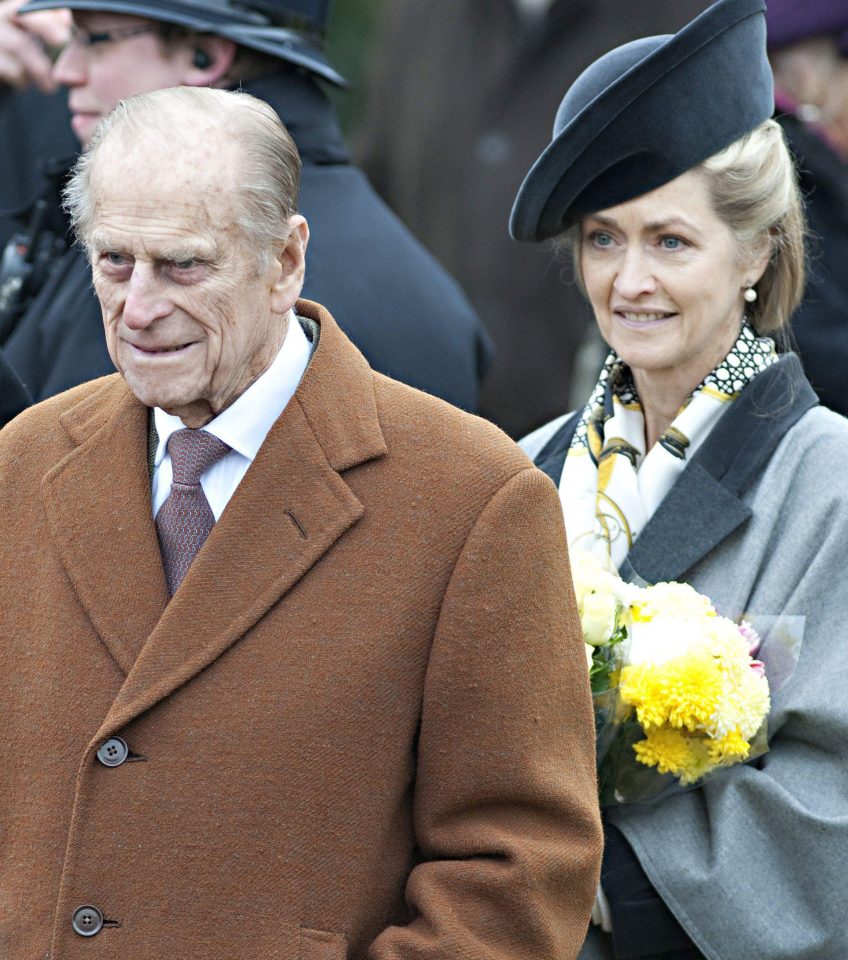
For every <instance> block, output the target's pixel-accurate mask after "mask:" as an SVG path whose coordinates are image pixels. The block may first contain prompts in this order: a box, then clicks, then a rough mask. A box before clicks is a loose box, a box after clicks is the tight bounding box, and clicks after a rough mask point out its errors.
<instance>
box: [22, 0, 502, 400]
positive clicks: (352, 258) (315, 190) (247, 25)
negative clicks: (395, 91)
mask: <svg viewBox="0 0 848 960" xmlns="http://www.w3.org/2000/svg"><path fill="white" fill-rule="evenodd" d="M60 6H62V7H64V6H67V7H70V8H71V9H72V11H73V15H74V20H75V28H74V32H73V35H72V39H71V42H70V43H69V45H68V47H66V49H65V51H64V52H63V53H62V55H61V56H60V57H59V59H58V61H57V63H56V66H55V70H54V76H55V78H56V79H57V80H58V81H59V82H60V83H63V84H65V85H66V86H67V87H68V88H69V91H70V92H69V104H70V108H71V114H72V126H73V127H74V132H75V133H76V134H77V136H78V137H79V138H80V140H81V141H82V142H83V144H85V143H86V142H87V140H88V138H89V137H90V135H91V133H92V131H93V129H94V126H95V125H96V122H97V120H98V119H99V118H100V116H101V115H103V114H104V113H107V112H108V111H109V110H110V109H111V108H112V107H113V106H114V105H115V103H117V101H118V100H120V99H122V98H124V97H127V96H131V95H133V94H135V93H138V92H141V91H142V90H143V89H144V90H148V89H155V88H157V87H163V86H176V85H182V84H184V85H189V86H209V85H213V86H229V87H241V88H242V89H244V90H246V91H248V92H250V93H252V94H254V95H255V96H257V97H260V98H261V99H263V100H265V101H266V102H268V103H269V104H271V105H272V106H273V107H274V109H275V110H276V111H277V112H278V114H279V116H280V117H281V119H282V120H283V122H284V123H285V124H286V126H287V127H288V128H289V129H290V130H291V133H292V136H293V137H294V139H295V142H296V143H297V145H298V149H299V150H300V153H301V156H302V158H303V182H302V194H301V210H302V212H303V214H304V215H305V216H306V217H308V219H309V222H310V223H311V224H312V225H313V228H314V231H315V238H316V239H315V241H314V243H313V247H312V250H313V256H312V264H311V267H310V271H309V273H308V274H307V277H306V286H305V295H306V296H307V297H309V298H312V299H315V300H317V301H319V302H322V303H324V304H326V305H327V306H328V307H329V308H330V309H332V310H333V311H335V313H336V315H337V316H338V318H339V322H340V324H341V326H342V328H343V329H344V330H345V332H346V333H347V334H348V336H350V338H351V339H352V340H353V341H354V343H355V344H356V345H357V346H358V347H359V349H360V350H362V352H363V353H364V354H365V356H366V357H367V359H368V360H369V362H370V363H371V364H372V365H373V367H374V368H375V369H376V370H378V371H379V372H381V373H385V374H387V375H389V376H392V377H394V378H396V379H399V380H402V381H404V382H406V383H408V384H410V385H411V386H414V387H418V388H421V389H423V390H425V391H427V392H429V393H433V394H435V395H437V396H440V397H441V398H442V399H445V400H448V401H449V402H451V403H454V404H456V405H457V406H460V407H462V408H464V409H466V410H471V411H473V410H475V409H476V407H477V398H478V386H479V381H480V378H481V376H482V373H483V371H484V369H485V367H486V365H487V362H488V355H489V352H490V346H489V341H488V338H487V336H486V333H485V331H484V329H483V327H482V325H481V323H480V321H479V319H478V318H477V316H476V315H475V313H474V312H473V310H472V308H471V307H470V305H469V303H468V301H467V300H466V298H465V296H464V294H463V293H462V291H461V290H460V288H459V286H458V285H457V284H456V282H455V281H454V280H453V279H452V278H451V277H450V276H449V275H448V274H447V273H446V272H445V271H444V270H443V268H442V267H441V266H440V265H439V264H438V263H437V262H436V260H435V259H434V258H433V257H432V256H431V255H430V254H429V253H428V252H427V251H426V250H424V248H423V247H422V246H421V245H420V244H419V243H418V242H417V241H416V240H415V239H414V238H413V237H412V235H411V234H410V233H409V231H408V230H407V229H406V228H405V227H404V226H403V225H402V224H401V222H400V221H399V220H398V219H397V218H396V217H395V216H394V214H393V213H391V211H390V210H389V209H388V207H386V206H385V205H384V204H383V202H382V201H381V200H380V199H379V198H378V197H377V195H376V193H375V192H374V191H373V189H372V188H371V186H370V184H369V183H368V181H367V179H366V178H365V176H364V175H363V174H362V173H361V172H360V171H359V170H358V169H356V168H355V167H354V166H352V165H351V163H350V161H349V157H348V152H347V149H346V147H345V144H344V142H343V140H342V137H341V133H340V130H339V127H338V122H337V119H336V116H335V113H334V111H333V108H332V107H331V105H330V103H329V101H328V99H327V97H326V96H325V94H324V92H323V90H322V89H321V86H320V85H319V81H325V82H328V83H330V84H336V85H341V84H343V83H344V81H343V79H342V78H341V77H340V76H339V74H338V73H337V72H336V71H335V70H334V69H333V67H332V66H331V65H330V64H329V62H328V61H327V59H326V57H325V56H324V54H323V52H322V50H321V47H320V37H321V36H322V34H323V31H324V28H325V26H326V22H327V19H328V14H329V0H306V2H304V0H299V2H296V0H283V2H279V0H277V2H267V0H250V2H249V3H243V4H239V5H238V6H236V5H235V4H232V5H230V4H229V3H220V2H217V3H213V2H211V0H210V2H208V3H197V2H193V3H172V2H167V3H165V2H159V0H150V2H139V3H134V2H119V0H103V2H99V0H79V2H74V0H70V2H65V0H62V2H58V0H34V2H32V3H29V4H27V5H26V6H25V7H24V8H22V10H21V13H22V14H26V13H28V12H33V11H38V10H47V9H52V8H56V7H60ZM129 10H133V11H135V12H137V14H138V16H130V15H128V11H129ZM58 180H59V182H58V183H56V182H54V183H53V184H51V186H50V190H49V191H48V192H49V194H50V195H51V198H52V199H51V203H50V206H51V208H52V209H53V210H54V211H55V210H56V200H55V197H56V196H57V195H58V190H57V186H59V185H60V182H61V178H58ZM26 216H31V213H29V212H28V213H27V215H25V218H24V219H26ZM58 232H61V231H58ZM19 312H20V317H19V319H17V322H16V325H15V328H14V330H13V332H12V333H11V334H10V335H9V336H8V338H7V339H6V342H5V344H4V345H3V350H4V353H5V357H6V359H7V361H8V362H9V363H10V364H11V365H12V366H13V367H14V368H15V370H16V371H17V373H18V376H19V378H20V379H21V380H22V381H23V383H24V384H25V385H26V387H27V389H28V390H29V392H30V394H31V395H32V399H33V400H34V401H39V400H43V399H45V398H47V397H50V396H52V395H54V394H56V393H58V392H61V391H63V390H66V389H68V388H70V387H72V386H75V385H77V384H79V383H82V382H84V381H86V380H90V379H92V378H94V377H97V376H101V375H103V374H106V373H110V372H112V370H113V367H112V364H111V361H110V360H109V357H108V353H107V351H106V347H105V344H104V343H103V337H102V329H101V328H102V321H101V315H100V309H99V306H98V305H97V302H96V299H95V297H94V293H93V291H92V290H91V285H90V278H89V271H88V266H87V264H86V262H85V259H84V256H83V254H82V253H81V252H80V251H78V250H77V249H74V248H71V249H69V250H67V251H66V252H65V253H64V254H62V255H61V256H60V257H58V258H57V260H56V262H55V263H53V264H52V267H51V270H50V272H49V275H48V277H47V279H46V282H45V283H44V285H43V286H42V288H41V290H40V291H39V292H38V293H37V294H36V295H35V296H34V297H33V298H32V299H31V300H30V301H29V302H28V303H27V304H26V305H25V309H23V310H21V311H19Z"/></svg>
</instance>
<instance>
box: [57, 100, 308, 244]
mask: <svg viewBox="0 0 848 960" xmlns="http://www.w3.org/2000/svg"><path fill="white" fill-rule="evenodd" d="M177 108H178V109H177ZM186 112H189V113H193V114H195V115H203V116H205V117H208V118H210V119H212V120H214V121H216V122H217V124H218V125H220V128H221V130H222V133H223V132H226V135H227V136H235V137H236V138H237V140H238V142H239V144H240V146H241V153H242V156H241V177H240V185H239V195H240V197H239V199H240V203H239V213H238V215H237V218H236V223H237V225H238V226H239V227H240V228H241V229H242V231H243V232H244V234H245V235H246V236H247V237H248V238H250V239H251V241H253V243H254V244H255V245H256V246H257V248H258V249H259V250H261V251H262V252H263V254H264V255H268V254H270V251H271V250H273V249H274V248H275V247H277V246H278V245H280V244H281V243H284V242H285V240H286V238H287V237H288V235H289V229H290V228H289V220H290V218H291V217H292V216H293V215H294V214H295V213H296V212H297V195H298V189H299V185H300V167H301V164H300V156H299V154H298V152H297V147H296V146H295V144H294V141H293V140H292V138H291V136H290V135H289V132H288V131H287V130H286V128H285V127H284V126H283V124H282V122H281V120H280V118H279V117H278V116H277V114H276V113H275V112H274V110H273V109H272V108H271V107H270V106H269V105H268V104H267V103H265V102H264V101H262V100H258V99H257V98H256V97H252V96H250V95H249V94H247V93H242V92H239V91H229V90H213V89H211V88H209V87H172V88H169V89H165V90H155V91H153V92H151V93H142V94H139V95H138V96H135V97H131V98H129V99H127V100H122V101H121V102H120V103H119V104H118V106H117V107H115V109H114V110H112V112H111V113H110V114H108V116H106V117H104V118H103V119H102V120H101V121H100V123H99V124H98V126H97V129H96V130H95V131H94V135H93V137H92V139H91V143H90V145H89V148H88V150H87V151H86V152H85V153H84V154H83V155H82V156H81V157H80V158H79V160H78V161H77V163H76V164H75V166H74V168H73V171H72V172H71V176H70V178H69V180H68V182H67V184H66V186H65V189H64V191H63V200H64V206H65V209H66V210H67V212H68V214H69V216H70V219H71V224H72V226H73V228H74V232H75V233H76V236H77V239H78V240H79V242H80V243H82V245H83V246H84V247H85V249H86V251H88V248H89V242H90V236H91V229H92V222H93V213H94V210H93V204H92V197H91V175H92V170H93V169H94V166H95V163H96V160H97V156H98V153H99V152H100V150H101V148H102V146H103V144H104V143H106V142H107V141H108V140H109V139H110V138H111V137H113V136H115V135H118V134H121V135H122V134H130V135H132V134H139V133H145V132H149V131H151V130H155V131H157V132H159V133H162V132H166V131H167V130H168V128H169V127H170V128H171V131H173V123H174V121H173V116H174V114H176V116H185V113H186Z"/></svg>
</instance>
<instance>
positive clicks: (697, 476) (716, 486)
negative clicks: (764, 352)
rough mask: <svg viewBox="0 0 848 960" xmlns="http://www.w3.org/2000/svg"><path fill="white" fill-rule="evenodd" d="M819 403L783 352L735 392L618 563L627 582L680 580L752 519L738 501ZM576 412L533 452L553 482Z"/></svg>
mask: <svg viewBox="0 0 848 960" xmlns="http://www.w3.org/2000/svg"><path fill="white" fill-rule="evenodd" d="M817 403H818V398H817V397H816V395H815V393H814V392H813V389H812V387H811V386H810V384H809V383H808V381H807V379H806V377H805V376H804V374H803V372H802V370H801V364H800V361H799V360H798V358H797V357H796V356H795V355H794V354H787V355H785V356H783V357H781V358H780V360H778V362H777V363H775V364H773V365H772V366H770V367H769V368H768V369H766V370H764V371H763V372H762V373H761V374H760V375H759V376H758V377H756V378H755V379H754V380H752V381H751V383H750V384H749V385H748V386H747V387H746V388H745V390H743V391H742V393H741V394H740V395H739V397H738V399H737V400H736V401H735V402H734V403H733V404H731V406H730V407H729V408H728V410H727V412H726V413H725V414H724V415H723V416H722V417H721V419H720V420H719V421H718V423H717V424H716V425H715V427H714V428H713V429H712V431H711V432H710V435H709V436H708V437H707V439H706V440H705V441H704V443H703V444H702V446H701V447H700V449H699V450H698V452H697V453H696V454H695V456H694V457H693V458H692V461H691V463H690V464H689V465H688V466H687V467H686V469H685V470H684V471H683V473H681V475H680V477H679V478H678V480H677V481H676V483H675V484H674V486H673V487H672V488H671V490H670V491H669V492H668V494H667V495H666V497H665V499H664V500H663V502H662V503H661V504H660V506H659V507H658V509H657V511H656V513H655V514H654V515H653V517H652V518H651V519H650V521H649V522H648V524H647V525H646V526H645V529H644V530H643V531H642V533H641V534H640V535H639V537H638V539H637V540H636V542H635V543H634V544H633V546H632V548H631V549H630V552H629V553H628V555H627V557H626V558H625V560H624V563H623V564H622V565H621V569H620V571H619V572H620V573H621V575H622V577H624V578H625V579H627V580H634V579H642V580H645V581H646V582H648V583H659V582H661V581H664V580H680V579H681V578H682V577H683V576H684V574H686V572H687V571H688V570H690V569H691V568H692V567H693V566H694V565H695V564H696V563H697V562H698V561H699V560H701V559H703V558H704V557H705V556H706V555H707V554H708V553H709V552H710V551H711V550H713V549H714V548H715V547H716V546H718V544H720V543H721V542H722V541H723V540H725V539H726V538H727V537H729V536H730V534H732V533H733V532H734V531H735V530H737V529H738V528H739V527H740V526H741V525H742V524H744V523H745V522H746V521H747V520H748V518H749V517H750V516H751V508H750V507H749V506H747V504H745V503H744V502H743V500H742V496H743V494H744V492H745V491H746V489H747V488H748V487H749V486H750V485H751V484H752V483H753V482H754V481H755V480H756V479H757V477H758V476H760V474H761V472H762V470H763V469H764V468H765V465H766V463H767V461H768V459H769V457H770V456H771V455H772V453H773V452H774V450H775V448H776V447H777V445H778V443H780V441H781V439H782V438H783V437H784V435H785V434H786V432H787V431H788V430H789V429H790V427H792V426H793V424H795V423H796V422H797V421H798V420H799V419H800V418H801V417H802V416H803V415H804V414H805V413H806V412H807V411H808V410H809V409H811V408H812V407H814V406H815V405H816V404H817ZM578 420H579V411H578V412H577V413H576V414H575V415H574V416H573V417H569V419H568V420H567V421H566V422H565V423H564V424H563V426H562V427H561V428H560V429H559V430H558V431H557V432H556V433H555V434H554V436H553V437H552V438H551V439H550V441H549V442H548V443H547V444H546V445H545V447H543V449H542V450H541V451H540V453H539V455H538V457H537V459H536V465H537V466H538V467H539V469H541V470H543V471H544V472H545V473H547V474H548V476H550V477H551V478H552V479H553V480H554V482H555V483H557V484H558V483H559V480H560V477H561V475H562V469H563V465H564V463H565V457H566V455H567V453H568V448H569V446H570V445H571V438H572V437H573V435H574V430H575V429H576V427H577V422H578Z"/></svg>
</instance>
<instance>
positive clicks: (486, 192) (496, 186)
mask: <svg viewBox="0 0 848 960" xmlns="http://www.w3.org/2000/svg"><path fill="white" fill-rule="evenodd" d="M708 5H709V4H708V2H707V0H679V2H676V3H669V2H668V0H641V2H635V3H634V2H632V0H554V3H553V4H552V5H551V7H550V9H549V11H548V12H547V14H546V15H545V16H544V17H543V18H541V19H537V20H535V21H534V20H530V19H527V18H522V16H521V15H520V14H519V12H518V10H517V8H516V6H515V4H514V2H513V0H427V2H426V3H422V2H420V0H392V3H391V4H390V5H389V7H388V13H387V20H386V23H385V30H384V33H383V36H382V38H381V40H380V42H379V43H378V46H377V50H376V51H375V54H374V61H373V62H374V74H373V77H372V84H371V88H370V90H369V95H368V98H367V104H368V113H367V120H366V129H365V132H364V135H363V140H362V143H361V151H360V152H361V160H362V163H363V166H364V168H365V170H366V173H368V175H369V176H370V178H371V179H372V181H373V182H374V184H375V186H376V187H377V189H378V190H379V191H380V193H381V194H382V195H383V197H384V198H385V199H386V200H387V201H388V202H389V204H390V205H391V206H392V207H393V208H394V209H395V210H396V211H397V212H398V213H399V214H400V216H401V218H402V219H403V220H404V221H405V222H406V223H407V225H408V226H409V227H410V228H411V229H412V231H413V232H414V233H415V234H416V236H418V237H419V239H420V240H422V242H423V243H424V244H425V245H426V246H427V247H428V248H429V249H430V250H432V251H433V252H434V253H435V255H436V256H437V257H438V258H439V259H440V260H441V262H442V263H444V264H445V266H446V267H447V268H448V270H450V271H451V273H453V274H454V276H456V277H457V279H458V280H459V282H460V283H461V284H462V286H463V288H464V289H465V291H466V293H467V294H468V295H469V297H470V298H471V301H472V303H473V304H474V307H475V308H476V310H477V312H478V313H479V314H480V316H481V317H482V319H483V322H484V323H485V324H486V327H487V329H488V330H489V333H490V334H491V335H492V338H493V340H494V342H495V351H496V355H495V360H494V363H493V366H492V371H491V373H490V375H489V377H488V378H487V380H486V382H485V384H484V387H483V392H482V395H481V413H483V415H484V416H487V417H489V418H491V419H493V420H494V421H495V422H496V423H497V424H499V425H500V426H501V427H503V428H504V429H505V430H507V431H508V432H509V433H511V434H512V435H513V436H520V435H522V434H524V433H526V432H527V431H528V430H530V429H531V428H532V427H535V426H538V425H539V424H540V423H542V422H543V421H545V420H549V419H551V418H552V417H554V416H556V415H558V414H560V413H562V411H563V410H565V409H568V401H569V376H570V370H571V364H572V360H573V356H574V351H575V349H576V348H577V346H578V344H579V343H580V341H581V339H582V337H583V335H584V332H585V330H586V327H587V324H588V322H589V320H590V317H591V314H590V312H589V309H588V307H587V306H586V304H585V303H584V301H583V298H582V297H581V295H580V293H579V291H578V290H577V288H576V286H575V285H574V284H573V282H569V280H568V279H567V278H568V277H569V276H570V268H569V267H568V266H567V264H566V259H565V258H560V259H556V258H555V257H554V256H553V255H552V253H551V249H550V246H549V245H548V244H541V245H538V246H536V245H532V244H518V243H516V242H514V241H513V240H511V239H510V238H509V235H508V233H507V221H508V219H509V212H510V209H511V208H512V202H513V199H514V198H515V193H516V191H517V189H518V186H519V185H520V183H521V181H522V179H523V178H524V175H525V174H526V173H527V171H528V169H529V168H530V165H531V164H532V163H533V161H534V160H535V159H536V157H537V156H538V155H539V153H540V152H541V150H542V149H543V148H544V147H545V146H546V145H547V144H548V142H549V141H550V134H551V128H552V126H553V120H554V114H555V113H556V110H557V106H558V105H559V102H560V100H561V99H562V96H563V94H564V92H565V90H566V89H567V87H568V86H569V85H570V84H571V82H572V81H573V80H574V79H575V78H576V77H577V75H578V74H579V73H580V72H581V71H582V70H583V69H584V68H585V67H587V66H588V65H589V64H590V63H591V62H592V61H593V60H594V59H596V58H597V57H598V56H600V55H601V54H602V53H604V52H606V51H607V50H609V49H611V48H612V47H615V46H617V45H619V44H621V43H625V42H626V41H628V40H632V39H634V38H635V37H639V36H649V35H651V34H659V33H670V32H673V31H675V30H677V29H678V28H680V27H681V26H683V24H684V23H686V22H687V21H688V20H690V19H691V18H692V17H693V16H694V15H695V14H697V13H699V12H700V11H701V10H703V9H704V8H705V7H707V6H708Z"/></svg>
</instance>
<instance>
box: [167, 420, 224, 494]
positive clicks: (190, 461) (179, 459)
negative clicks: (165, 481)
mask: <svg viewBox="0 0 848 960" xmlns="http://www.w3.org/2000/svg"><path fill="white" fill-rule="evenodd" d="M229 452H230V448H229V447H228V446H227V444H226V443H224V441H223V440H219V439H218V438H217V437H215V436H213V435H212V434H211V433H208V432H207V431H206V430H190V429H189V428H188V427H186V428H185V429H184V430H176V431H175V432H174V433H172V434H171V436H170V437H169V438H168V453H170V455H171V463H172V465H173V470H174V483H180V484H183V485H185V486H192V485H195V484H197V483H199V482H200V478H201V477H202V476H203V474H204V473H206V471H207V470H208V469H209V468H210V467H211V466H213V465H214V464H216V463H217V462H218V461H219V460H220V459H221V458H222V457H225V456H226V455H227V454H228V453H229Z"/></svg>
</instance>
